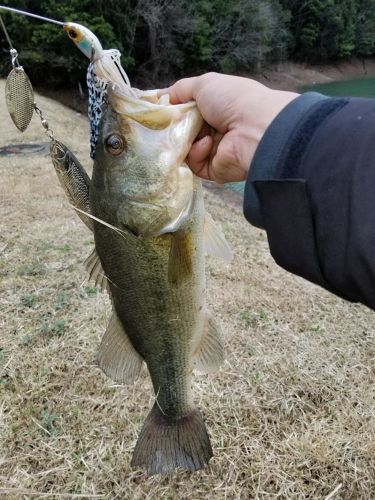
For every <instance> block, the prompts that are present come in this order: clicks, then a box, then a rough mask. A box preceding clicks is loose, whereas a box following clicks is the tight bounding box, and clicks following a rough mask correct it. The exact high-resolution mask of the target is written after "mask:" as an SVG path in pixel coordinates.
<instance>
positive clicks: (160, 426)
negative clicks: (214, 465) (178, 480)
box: [131, 403, 212, 475]
mask: <svg viewBox="0 0 375 500" xmlns="http://www.w3.org/2000/svg"><path fill="white" fill-rule="evenodd" d="M211 457H212V448H211V444H210V439H209V437H208V433H207V429H206V425H205V423H204V421H203V418H202V416H201V414H200V412H199V410H197V409H194V410H192V411H191V412H189V413H188V414H187V415H186V416H184V417H181V418H179V419H177V420H171V419H169V418H168V417H167V416H166V415H164V414H163V413H162V412H161V410H160V408H159V406H158V404H157V403H155V405H154V406H153V408H152V410H151V412H150V413H149V414H148V416H147V417H146V420H145V422H144V424H143V428H142V430H141V433H140V435H139V438H138V441H137V444H136V446H135V450H134V453H133V457H132V462H131V465H132V467H145V468H146V469H147V472H148V474H150V475H153V474H162V475H167V474H171V473H172V472H173V471H174V470H175V469H176V468H177V467H181V468H182V469H185V470H189V471H196V470H200V469H203V467H205V466H206V465H207V464H208V462H209V460H210V458H211Z"/></svg>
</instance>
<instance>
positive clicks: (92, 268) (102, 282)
mask: <svg viewBox="0 0 375 500" xmlns="http://www.w3.org/2000/svg"><path fill="white" fill-rule="evenodd" d="M85 268H86V270H87V272H88V273H89V279H90V280H93V281H94V282H95V286H97V287H98V288H100V289H101V290H107V291H108V292H109V291H110V290H109V285H108V280H107V277H106V275H105V274H104V270H103V267H102V263H101V262H100V259H99V255H98V254H97V253H96V249H95V248H94V250H93V251H92V252H91V253H90V255H89V256H88V257H87V259H86V260H85Z"/></svg>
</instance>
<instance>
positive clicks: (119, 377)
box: [98, 312, 143, 384]
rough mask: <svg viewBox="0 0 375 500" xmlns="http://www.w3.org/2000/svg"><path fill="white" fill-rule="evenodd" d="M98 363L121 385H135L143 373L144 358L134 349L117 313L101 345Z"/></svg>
mask: <svg viewBox="0 0 375 500" xmlns="http://www.w3.org/2000/svg"><path fill="white" fill-rule="evenodd" d="M98 363H99V366H100V368H101V369H102V370H103V372H104V373H105V374H106V375H107V376H108V377H110V378H111V379H112V380H114V381H115V382H118V383H120V384H131V383H133V382H134V381H135V380H136V379H137V378H138V375H139V373H140V371H141V368H142V363H143V358H142V356H141V355H140V354H138V352H137V351H136V350H135V349H134V347H133V345H132V343H131V342H130V339H129V337H128V336H127V334H126V332H125V330H124V327H123V326H122V324H121V322H120V320H119V319H118V317H117V314H116V313H115V312H113V314H112V316H111V319H110V320H109V323H108V327H107V330H106V332H105V334H104V336H103V339H102V342H101V344H100V347H99V354H98Z"/></svg>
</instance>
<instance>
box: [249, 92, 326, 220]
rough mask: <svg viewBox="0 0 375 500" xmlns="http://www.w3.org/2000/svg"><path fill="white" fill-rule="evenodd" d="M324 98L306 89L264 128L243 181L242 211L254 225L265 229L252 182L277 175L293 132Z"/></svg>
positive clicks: (265, 179) (269, 178)
mask: <svg viewBox="0 0 375 500" xmlns="http://www.w3.org/2000/svg"><path fill="white" fill-rule="evenodd" d="M325 99H328V98H327V97H326V96H323V95H321V94H318V93H316V92H307V93H306V94H303V95H301V96H300V97H297V98H296V99H294V100H293V101H292V102H291V103H289V104H288V105H287V106H286V107H285V108H284V109H283V110H282V111H281V112H280V113H279V114H278V115H277V116H276V118H275V119H274V120H273V121H272V123H271V125H270V126H269V127H268V129H267V130H266V132H265V134H264V136H263V138H262V140H261V141H260V143H259V145H258V147H257V150H256V152H255V155H254V158H253V161H252V163H251V166H250V171H249V175H248V177H247V180H246V184H245V192H244V215H245V217H246V219H247V220H248V221H249V222H250V223H251V224H253V225H254V226H257V227H259V228H262V229H264V220H263V216H262V212H261V208H260V202H259V197H258V193H257V191H256V188H255V183H256V182H257V181H269V180H273V179H275V178H276V177H277V174H276V170H277V166H278V165H279V163H280V158H281V155H282V154H285V148H286V147H287V144H288V142H289V141H290V137H291V136H292V135H293V132H294V131H295V130H296V129H298V127H299V124H300V123H301V122H305V120H306V119H307V118H308V116H309V115H310V113H312V112H313V110H315V109H316V107H317V106H319V104H320V103H321V102H322V101H324V100H325Z"/></svg>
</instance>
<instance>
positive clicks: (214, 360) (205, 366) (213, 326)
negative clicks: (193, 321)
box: [193, 312, 224, 373]
mask: <svg viewBox="0 0 375 500" xmlns="http://www.w3.org/2000/svg"><path fill="white" fill-rule="evenodd" d="M193 361H194V368H196V369H197V370H198V371H200V372H202V373H212V372H215V371H217V370H218V369H219V368H220V366H221V364H222V363H223V361H224V345H223V335H222V332H221V328H220V326H219V325H218V324H217V323H216V321H215V320H214V319H213V317H212V316H211V314H210V313H209V312H206V317H205V322H204V327H203V332H202V337H201V341H200V343H199V344H198V347H197V348H196V350H195V351H194V353H193Z"/></svg>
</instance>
